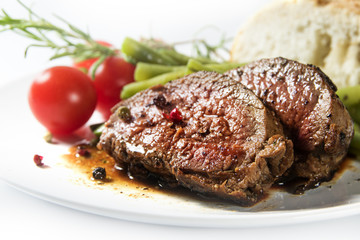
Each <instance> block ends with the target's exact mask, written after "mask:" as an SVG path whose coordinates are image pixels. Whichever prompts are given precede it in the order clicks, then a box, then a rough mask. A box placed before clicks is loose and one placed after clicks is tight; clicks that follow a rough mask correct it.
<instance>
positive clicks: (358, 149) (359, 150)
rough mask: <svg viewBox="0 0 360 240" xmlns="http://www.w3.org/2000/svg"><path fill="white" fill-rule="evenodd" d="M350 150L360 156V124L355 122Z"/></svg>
mask: <svg viewBox="0 0 360 240" xmlns="http://www.w3.org/2000/svg"><path fill="white" fill-rule="evenodd" d="M349 152H350V153H352V154H354V155H357V156H360V127H359V125H358V124H356V123H355V124H354V137H353V139H352V141H351V143H350V148H349Z"/></svg>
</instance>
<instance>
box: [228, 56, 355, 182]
mask: <svg viewBox="0 0 360 240" xmlns="http://www.w3.org/2000/svg"><path fill="white" fill-rule="evenodd" d="M227 75H228V76H229V77H231V78H233V79H235V80H237V81H238V82H240V83H242V84H243V85H245V86H246V87H247V88H249V89H251V90H252V91H253V92H254V93H255V94H256V95H257V96H258V97H259V98H261V99H262V101H263V102H264V103H265V105H266V106H267V107H268V108H269V109H271V110H273V111H274V112H275V114H276V115H277V116H278V117H279V119H280V120H281V122H282V124H283V125H284V128H285V129H286V130H287V131H288V134H289V135H290V138H291V139H292V140H293V143H294V147H295V156H296V157H295V158H296V159H295V163H294V166H293V168H292V172H291V173H290V175H291V176H297V177H301V178H306V179H309V182H310V183H312V184H314V183H316V182H318V181H322V180H326V179H328V178H330V177H331V176H332V174H333V172H334V171H335V170H336V168H337V167H338V166H339V163H340V162H341V161H342V159H343V158H344V157H345V155H346V153H347V150H348V147H349V144H350V141H351V139H352V136H353V123H352V120H351V117H350V115H349V113H348V112H347V110H346V109H345V107H344V105H343V104H342V103H341V102H340V100H339V98H338V97H337V96H336V94H335V91H336V86H335V85H334V84H333V83H332V82H331V80H330V79H329V78H328V77H327V76H326V75H325V74H324V73H323V72H322V71H321V70H320V69H319V68H317V67H315V66H312V65H304V64H301V63H298V62H296V61H291V60H287V59H284V58H274V59H262V60H259V61H255V62H253V63H251V64H248V65H246V66H244V67H241V68H239V69H235V70H231V71H229V72H228V73H227Z"/></svg>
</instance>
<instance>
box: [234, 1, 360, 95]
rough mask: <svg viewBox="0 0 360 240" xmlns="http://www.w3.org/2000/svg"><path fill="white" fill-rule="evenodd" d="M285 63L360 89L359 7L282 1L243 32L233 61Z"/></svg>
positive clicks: (261, 13) (350, 3) (354, 3)
mask: <svg viewBox="0 0 360 240" xmlns="http://www.w3.org/2000/svg"><path fill="white" fill-rule="evenodd" d="M278 56H281V57H285V58H290V59H294V60H297V61H299V62H302V63H309V64H314V65H316V66H318V67H320V68H321V69H322V70H323V71H324V72H325V73H326V74H327V75H328V76H329V77H330V78H331V79H332V80H333V82H334V83H335V84H336V85H337V87H339V88H340V87H344V86H350V85H357V84H360V1H359V0H337V1H336V0H280V1H275V2H272V3H271V4H270V5H268V6H266V7H265V8H264V9H261V10H260V11H259V12H258V13H257V14H256V15H254V16H253V17H252V18H251V19H250V20H249V21H248V22H247V23H245V25H243V26H242V28H241V29H240V31H239V32H238V34H237V36H236V37H235V39H234V43H233V46H232V49H231V60H232V61H237V62H250V61H253V60H256V59H259V58H267V57H278Z"/></svg>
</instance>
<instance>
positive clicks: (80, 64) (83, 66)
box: [73, 41, 112, 72]
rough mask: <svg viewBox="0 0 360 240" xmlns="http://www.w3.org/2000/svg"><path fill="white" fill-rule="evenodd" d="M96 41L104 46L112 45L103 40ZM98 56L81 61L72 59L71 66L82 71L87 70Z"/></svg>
mask: <svg viewBox="0 0 360 240" xmlns="http://www.w3.org/2000/svg"><path fill="white" fill-rule="evenodd" d="M96 42H97V43H99V44H101V45H103V46H106V47H112V45H111V44H110V43H108V42H105V41H96ZM98 59H99V58H89V59H86V60H83V61H74V64H73V66H74V67H76V68H78V69H80V70H82V71H84V72H88V71H89V69H90V68H91V66H92V65H93V64H94V63H95V62H96V61H97V60H98Z"/></svg>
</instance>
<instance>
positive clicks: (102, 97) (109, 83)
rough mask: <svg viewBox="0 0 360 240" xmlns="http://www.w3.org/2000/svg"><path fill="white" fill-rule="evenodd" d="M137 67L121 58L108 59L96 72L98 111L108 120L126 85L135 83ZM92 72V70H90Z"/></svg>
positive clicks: (95, 83)
mask: <svg viewBox="0 0 360 240" xmlns="http://www.w3.org/2000/svg"><path fill="white" fill-rule="evenodd" d="M134 71H135V66H134V65H133V64H131V63H128V62H126V61H125V60H124V59H123V58H121V57H108V58H107V59H105V61H104V62H103V63H102V64H101V65H100V66H99V68H98V69H97V70H96V72H95V78H94V85H95V88H96V92H97V96H98V102H97V106H96V109H97V110H98V111H99V112H100V113H101V114H102V115H103V117H104V118H105V119H108V118H109V117H110V114H111V111H110V110H111V108H112V107H113V106H114V105H115V104H116V103H118V102H119V101H120V100H121V99H120V93H121V90H122V88H123V86H124V85H126V84H128V83H131V82H133V81H134ZM90 72H91V70H90Z"/></svg>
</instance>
